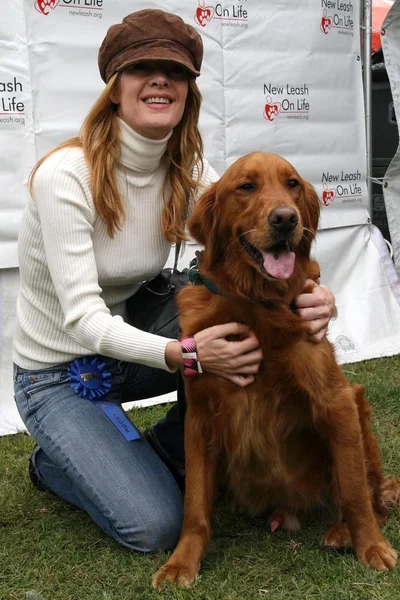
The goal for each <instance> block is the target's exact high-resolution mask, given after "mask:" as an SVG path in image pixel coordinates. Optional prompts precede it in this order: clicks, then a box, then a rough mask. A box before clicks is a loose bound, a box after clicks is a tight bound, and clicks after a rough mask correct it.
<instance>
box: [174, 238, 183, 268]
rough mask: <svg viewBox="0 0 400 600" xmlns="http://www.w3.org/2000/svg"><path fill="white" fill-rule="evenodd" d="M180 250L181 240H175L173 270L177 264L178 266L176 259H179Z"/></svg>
mask: <svg viewBox="0 0 400 600" xmlns="http://www.w3.org/2000/svg"><path fill="white" fill-rule="evenodd" d="M180 250H181V242H177V243H176V244H175V260H174V268H173V270H174V271H176V269H177V266H178V260H179V252H180Z"/></svg>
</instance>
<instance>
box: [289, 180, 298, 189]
mask: <svg viewBox="0 0 400 600" xmlns="http://www.w3.org/2000/svg"><path fill="white" fill-rule="evenodd" d="M298 185H299V182H298V181H297V179H289V181H288V186H289V187H290V188H292V189H293V188H295V187H297V186H298Z"/></svg>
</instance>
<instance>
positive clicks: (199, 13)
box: [194, 6, 214, 27]
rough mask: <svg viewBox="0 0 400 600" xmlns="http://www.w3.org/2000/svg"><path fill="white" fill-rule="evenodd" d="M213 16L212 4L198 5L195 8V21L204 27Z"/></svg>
mask: <svg viewBox="0 0 400 600" xmlns="http://www.w3.org/2000/svg"><path fill="white" fill-rule="evenodd" d="M213 16H214V9H213V8H212V6H199V7H198V9H197V10H196V14H195V17H194V20H195V22H196V23H197V24H198V25H201V26H202V27H205V26H206V25H207V23H209V22H210V21H211V19H212V18H213Z"/></svg>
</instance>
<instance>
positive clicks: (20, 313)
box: [13, 119, 218, 370]
mask: <svg viewBox="0 0 400 600" xmlns="http://www.w3.org/2000/svg"><path fill="white" fill-rule="evenodd" d="M119 124H120V130H121V160H120V163H121V164H120V165H119V166H118V168H117V177H118V187H119V191H120V194H121V198H122V201H123V204H124V208H125V211H126V222H125V224H124V226H123V228H122V231H118V232H117V233H116V234H115V235H114V238H110V237H109V236H108V234H107V231H106V227H105V225H104V223H103V221H102V220H101V218H100V217H99V216H98V214H97V213H96V210H95V207H94V204H93V198H92V194H91V188H90V176H89V169H88V166H87V164H86V161H85V159H84V156H83V152H82V149H80V148H70V149H63V150H59V151H57V152H55V153H54V154H52V155H51V156H50V157H49V158H47V159H46V160H45V161H44V163H43V164H42V165H41V166H40V168H39V169H38V171H37V173H36V175H35V178H34V183H33V198H32V199H30V201H29V202H28V204H27V206H26V208H25V212H24V216H23V219H22V223H21V228H20V233H19V241H18V248H19V264H20V291H19V296H18V300H17V323H16V331H15V336H14V349H13V360H14V362H15V363H16V364H17V365H19V366H20V367H22V368H25V369H42V368H46V367H50V366H53V365H57V364H60V363H65V362H69V361H71V360H74V359H75V358H76V357H78V356H84V355H90V354H102V355H104V356H110V357H113V358H116V359H119V360H125V361H130V362H138V363H141V364H144V365H149V366H152V367H157V368H161V369H165V370H169V369H168V366H167V365H166V363H165V347H166V345H167V343H168V342H169V341H170V340H168V339H166V338H163V337H160V336H155V335H152V334H149V333H146V332H143V331H141V330H139V329H136V328H134V327H132V326H131V325H129V324H128V323H126V322H125V321H124V315H125V301H126V299H127V298H129V297H130V296H132V294H134V293H135V292H136V291H137V290H138V289H139V288H140V285H141V283H142V282H143V281H146V280H148V279H151V278H152V277H154V276H155V275H157V273H159V272H160V271H161V270H162V268H163V267H164V265H165V263H166V261H167V258H168V255H169V252H170V244H169V242H167V241H166V239H165V238H164V236H163V233H162V230H161V214H162V211H163V205H164V202H163V196H162V188H163V183H164V179H165V175H166V172H167V167H168V162H167V159H166V158H165V157H164V154H165V150H166V146H167V141H168V139H169V137H170V135H171V133H172V132H171V133H170V134H169V135H168V136H166V137H165V138H164V139H162V140H150V139H147V138H144V137H143V136H141V135H139V134H137V133H136V132H135V131H133V130H132V129H131V128H130V127H129V126H128V125H127V124H126V123H125V122H124V121H122V120H121V119H119ZM217 179H218V175H217V174H216V172H215V171H214V170H213V169H212V168H211V167H210V166H209V164H208V162H207V161H206V160H204V171H203V176H202V179H201V181H202V183H203V184H204V185H206V186H207V185H208V184H210V183H211V182H213V181H216V180H217Z"/></svg>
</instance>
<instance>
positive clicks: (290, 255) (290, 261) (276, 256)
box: [262, 250, 296, 279]
mask: <svg viewBox="0 0 400 600" xmlns="http://www.w3.org/2000/svg"><path fill="white" fill-rule="evenodd" d="M262 255H263V258H264V263H263V264H264V269H265V270H266V271H267V273H268V274H269V275H271V276H272V277H275V278H276V279H288V277H290V276H291V274H292V273H293V269H294V262H295V259H296V255H295V253H294V252H290V251H289V250H275V251H270V252H263V253H262Z"/></svg>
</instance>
